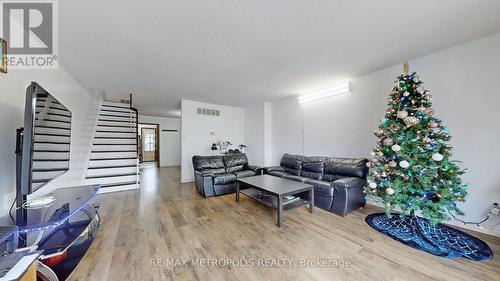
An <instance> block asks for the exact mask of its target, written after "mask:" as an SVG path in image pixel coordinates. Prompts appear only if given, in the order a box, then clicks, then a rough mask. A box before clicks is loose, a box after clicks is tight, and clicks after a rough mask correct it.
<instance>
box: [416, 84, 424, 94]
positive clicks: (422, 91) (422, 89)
mask: <svg viewBox="0 0 500 281" xmlns="http://www.w3.org/2000/svg"><path fill="white" fill-rule="evenodd" d="M417 93H419V94H421V95H422V94H423V93H425V88H424V87H422V86H418V87H417Z"/></svg>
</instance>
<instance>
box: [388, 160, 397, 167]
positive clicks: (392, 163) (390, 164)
mask: <svg viewBox="0 0 500 281" xmlns="http://www.w3.org/2000/svg"><path fill="white" fill-rule="evenodd" d="M397 166H398V163H396V162H395V161H391V162H389V167H391V168H395V167H397Z"/></svg>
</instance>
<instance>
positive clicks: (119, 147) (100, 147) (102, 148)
mask: <svg viewBox="0 0 500 281" xmlns="http://www.w3.org/2000/svg"><path fill="white" fill-rule="evenodd" d="M135 149H137V147H136V146H135V145H94V146H92V151H109V150H113V151H114V150H135Z"/></svg>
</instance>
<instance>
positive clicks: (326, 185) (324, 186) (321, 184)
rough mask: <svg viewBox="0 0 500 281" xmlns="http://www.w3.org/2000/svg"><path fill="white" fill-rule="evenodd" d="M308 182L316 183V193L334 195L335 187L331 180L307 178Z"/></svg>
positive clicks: (325, 195)
mask: <svg viewBox="0 0 500 281" xmlns="http://www.w3.org/2000/svg"><path fill="white" fill-rule="evenodd" d="M306 183H308V184H312V185H314V195H318V196H324V197H333V192H334V189H333V187H332V185H331V184H332V183H331V182H328V181H322V180H313V179H307V180H306Z"/></svg>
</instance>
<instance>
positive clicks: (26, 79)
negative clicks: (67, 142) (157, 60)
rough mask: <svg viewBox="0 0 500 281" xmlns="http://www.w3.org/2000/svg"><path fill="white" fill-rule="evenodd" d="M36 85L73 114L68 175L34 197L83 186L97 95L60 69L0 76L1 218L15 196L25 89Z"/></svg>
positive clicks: (49, 184) (13, 72)
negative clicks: (17, 134) (17, 144)
mask: <svg viewBox="0 0 500 281" xmlns="http://www.w3.org/2000/svg"><path fill="white" fill-rule="evenodd" d="M31 81H35V82H37V83H39V84H40V85H41V86H42V87H43V88H44V89H46V90H47V91H48V92H49V93H50V94H51V95H53V96H54V97H56V98H57V99H58V100H59V101H60V102H61V103H62V104H64V105H65V106H66V107H67V108H68V109H69V110H70V111H71V112H72V124H71V154H70V158H71V162H70V167H69V171H68V172H67V173H66V174H64V175H62V176H60V177H58V178H56V179H54V180H53V181H51V182H49V183H48V184H47V185H46V186H44V187H43V188H41V189H39V190H38V191H37V192H36V193H34V195H35V196H36V195H38V194H42V193H47V192H50V191H51V190H53V189H55V188H58V187H63V186H74V185H79V184H82V181H83V178H84V176H85V172H86V165H87V162H88V156H89V149H90V144H91V140H92V136H93V131H94V126H95V123H96V118H97V114H96V113H97V111H96V110H97V107H98V105H99V103H100V102H99V101H100V97H99V95H91V94H89V93H88V92H87V91H86V90H84V89H83V88H82V87H81V86H80V85H79V84H78V83H77V82H76V81H75V80H74V79H73V78H72V77H71V76H70V75H69V74H68V73H67V72H66V71H65V70H64V69H63V68H61V67H60V68H59V69H56V70H11V71H9V73H8V74H1V75H0V89H1V91H0V118H1V120H2V127H1V128H0V142H1V146H0V163H1V164H0V167H2V169H0V170H1V171H0V192H1V194H2V200H1V201H0V216H3V215H6V214H7V212H8V208H9V207H10V204H11V203H12V200H14V196H15V156H14V149H15V129H16V128H18V127H21V126H22V125H23V114H24V102H25V96H26V88H27V87H28V86H29V84H30V83H31Z"/></svg>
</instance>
